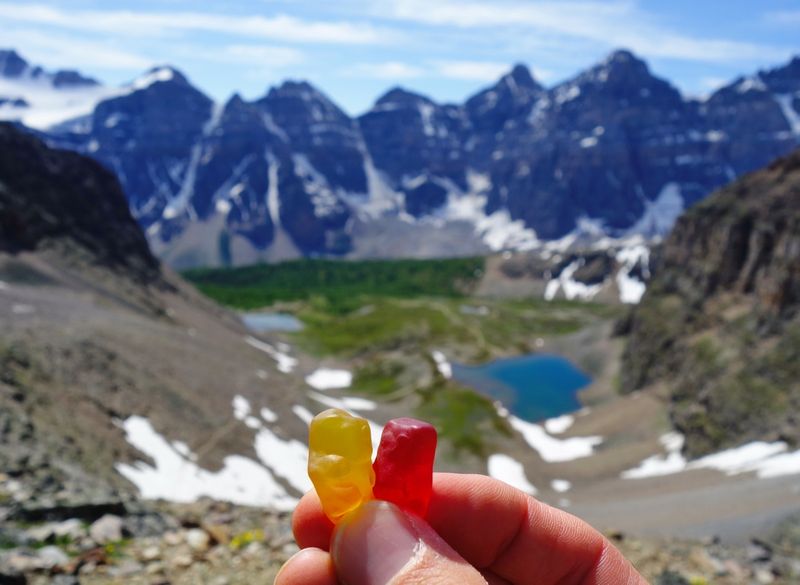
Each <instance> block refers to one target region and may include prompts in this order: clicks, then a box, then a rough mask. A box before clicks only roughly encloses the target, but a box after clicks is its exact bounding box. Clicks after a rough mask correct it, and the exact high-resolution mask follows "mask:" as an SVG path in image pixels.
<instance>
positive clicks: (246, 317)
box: [241, 313, 303, 333]
mask: <svg viewBox="0 0 800 585" xmlns="http://www.w3.org/2000/svg"><path fill="white" fill-rule="evenodd" d="M241 317H242V322H243V323H244V324H245V327H247V328H248V329H250V331H253V332H255V333H266V332H268V331H290V332H291V331H300V330H301V329H302V328H303V323H302V322H301V321H300V320H299V319H298V318H297V317H295V316H294V315H290V314H288V313H242V314H241Z"/></svg>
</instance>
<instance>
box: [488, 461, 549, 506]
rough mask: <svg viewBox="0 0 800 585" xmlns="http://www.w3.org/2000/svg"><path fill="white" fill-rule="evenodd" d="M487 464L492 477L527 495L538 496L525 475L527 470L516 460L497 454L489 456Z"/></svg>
mask: <svg viewBox="0 0 800 585" xmlns="http://www.w3.org/2000/svg"><path fill="white" fill-rule="evenodd" d="M487 464H488V468H489V475H490V476H491V477H493V478H495V479H499V480H500V481H502V482H505V483H507V484H508V485H510V486H511V487H514V488H517V489H518V490H521V491H523V492H525V493H527V494H530V495H532V496H535V495H536V492H537V489H536V488H535V487H534V485H533V484H532V483H531V482H530V481H528V478H527V476H526V475H525V468H524V467H523V466H522V463H520V462H519V461H517V460H516V459H513V458H512V457H509V456H508V455H505V454H503V453H495V454H494V455H489V460H488V461H487Z"/></svg>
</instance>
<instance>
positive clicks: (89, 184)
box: [0, 124, 160, 282]
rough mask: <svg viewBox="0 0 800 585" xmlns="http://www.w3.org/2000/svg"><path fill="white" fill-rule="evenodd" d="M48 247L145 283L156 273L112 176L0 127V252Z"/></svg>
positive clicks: (96, 165)
mask: <svg viewBox="0 0 800 585" xmlns="http://www.w3.org/2000/svg"><path fill="white" fill-rule="evenodd" d="M48 247H49V248H53V247H55V248H58V249H61V250H64V251H71V252H73V253H75V252H77V253H79V254H80V255H81V256H84V257H85V256H87V255H88V258H87V260H88V261H89V262H90V263H92V264H98V265H101V266H105V267H108V268H112V269H115V270H116V271H118V272H121V271H122V272H125V273H127V274H128V275H129V276H130V277H133V278H135V279H138V280H142V281H144V282H150V281H153V280H155V279H157V278H158V277H159V274H160V272H159V265H158V261H157V260H156V259H155V258H154V257H153V255H152V254H151V253H150V250H149V249H148V246H147V242H146V240H145V238H144V235H143V234H142V232H141V229H140V228H139V226H138V225H137V224H136V222H135V221H134V219H133V217H132V216H131V214H130V211H129V210H128V205H127V202H126V200H125V196H124V195H123V193H122V190H121V188H120V186H119V183H118V181H117V179H116V178H115V177H114V175H113V174H112V173H110V172H109V171H107V170H106V169H105V168H103V167H102V166H101V165H100V164H99V163H97V162H95V161H93V160H91V159H89V158H87V157H84V156H81V155H78V154H76V153H74V152H68V151H63V150H54V149H50V148H48V147H47V146H45V144H44V143H42V142H41V141H39V140H38V139H36V138H34V137H32V136H30V135H28V134H25V133H22V132H20V131H19V130H17V129H16V128H14V127H13V126H12V125H10V124H0V251H5V252H12V253H15V252H19V251H25V250H37V249H42V248H48Z"/></svg>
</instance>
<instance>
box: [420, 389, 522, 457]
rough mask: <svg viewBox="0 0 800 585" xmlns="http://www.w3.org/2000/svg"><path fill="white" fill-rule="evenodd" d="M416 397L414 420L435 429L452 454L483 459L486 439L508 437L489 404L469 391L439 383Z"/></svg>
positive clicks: (508, 430)
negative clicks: (497, 436) (452, 450)
mask: <svg viewBox="0 0 800 585" xmlns="http://www.w3.org/2000/svg"><path fill="white" fill-rule="evenodd" d="M420 395H421V397H422V401H421V403H420V405H419V406H418V407H417V414H418V416H419V417H420V418H422V419H423V420H427V421H430V422H431V423H432V424H433V425H434V426H436V430H437V431H438V432H439V436H440V437H441V438H442V439H444V440H447V441H449V442H450V443H451V444H452V445H453V448H454V450H455V453H456V454H457V453H458V452H459V451H462V450H463V451H468V452H469V453H473V454H475V455H479V456H486V455H487V454H488V453H487V444H486V441H487V438H490V437H494V436H496V435H497V433H501V434H504V435H507V436H508V435H510V434H511V430H510V429H509V428H508V424H507V423H506V422H505V421H504V420H503V419H502V418H501V417H500V416H499V415H498V414H497V410H496V409H495V407H494V405H493V404H492V401H491V400H489V399H488V398H486V397H485V396H482V395H480V394H478V393H476V392H474V391H472V390H469V389H467V388H462V387H459V386H458V385H456V384H454V383H452V382H445V381H444V380H441V379H440V380H437V382H435V383H434V384H433V386H431V387H429V388H426V389H425V390H422V391H421V392H420Z"/></svg>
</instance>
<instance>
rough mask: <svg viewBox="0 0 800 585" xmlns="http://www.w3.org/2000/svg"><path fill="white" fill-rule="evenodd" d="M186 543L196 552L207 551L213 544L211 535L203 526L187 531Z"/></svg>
mask: <svg viewBox="0 0 800 585" xmlns="http://www.w3.org/2000/svg"><path fill="white" fill-rule="evenodd" d="M186 544H188V545H189V547H190V548H191V549H192V550H193V551H195V552H205V551H207V550H208V549H209V547H210V546H211V537H210V536H209V534H208V532H206V531H205V530H203V529H202V528H192V529H190V530H187V531H186Z"/></svg>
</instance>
